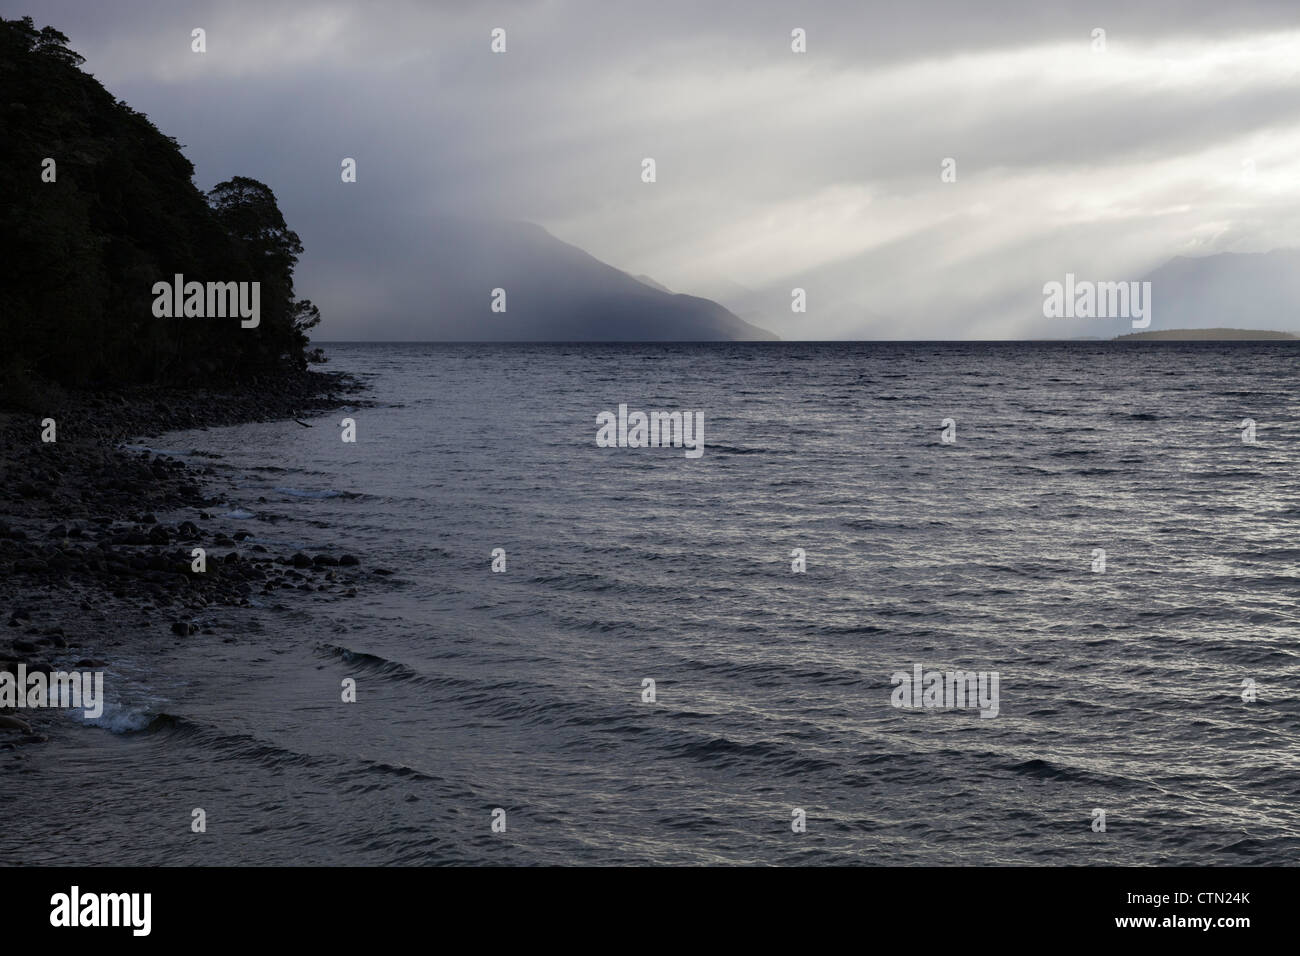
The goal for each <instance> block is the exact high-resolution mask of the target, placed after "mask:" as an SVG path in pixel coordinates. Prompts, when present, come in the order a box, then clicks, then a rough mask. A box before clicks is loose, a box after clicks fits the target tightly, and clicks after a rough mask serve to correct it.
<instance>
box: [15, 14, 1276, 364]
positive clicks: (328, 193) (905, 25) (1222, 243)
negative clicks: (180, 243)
mask: <svg viewBox="0 0 1300 956" xmlns="http://www.w3.org/2000/svg"><path fill="white" fill-rule="evenodd" d="M0 10H3V11H4V15H5V16H6V17H15V16H21V15H24V14H30V15H32V16H33V17H34V18H35V19H36V21H37V25H38V26H43V25H46V24H51V25H53V26H55V27H57V28H58V29H60V30H62V31H63V32H64V33H66V34H68V36H69V37H70V38H71V41H72V46H73V48H74V49H76V50H77V51H78V52H80V53H81V54H82V55H83V56H85V57H86V60H87V62H86V64H85V65H84V69H86V70H87V71H89V72H91V73H93V74H94V75H95V76H96V77H98V79H99V80H100V81H101V82H102V83H104V85H105V86H107V87H108V89H109V90H110V91H111V92H113V93H114V94H115V95H116V96H118V97H119V98H122V99H125V100H126V101H127V102H128V103H130V104H131V105H132V106H133V107H135V108H136V109H139V110H141V111H143V112H145V113H147V114H148V115H149V117H150V118H151V119H152V120H153V121H154V122H155V123H156V124H157V125H158V126H159V128H160V129H161V130H162V131H163V132H164V133H167V134H169V135H172V136H174V137H176V138H177V139H178V140H179V141H180V142H181V143H182V144H183V145H184V147H185V153H186V155H187V156H188V157H189V158H190V159H191V160H192V161H193V163H194V164H195V167H196V170H197V173H196V181H197V184H198V185H199V186H200V187H201V188H204V189H208V188H211V186H212V185H214V184H215V183H217V182H219V181H221V180H223V179H227V178H229V177H231V176H233V175H248V176H252V177H254V178H256V179H260V180H262V181H264V182H266V183H268V184H270V185H271V186H272V188H273V189H274V190H275V192H276V194H277V196H278V197H279V200H280V205H281V208H282V209H283V210H284V213H285V216H286V218H287V219H288V221H289V224H290V226H291V227H293V228H294V229H296V230H297V232H298V233H299V235H300V236H301V237H302V240H303V243H304V245H305V247H306V252H305V254H304V256H303V259H302V262H301V264H300V266H299V271H298V283H297V284H298V292H299V295H302V296H306V297H309V298H311V299H312V300H314V301H315V302H316V303H317V304H318V305H319V306H320V307H321V311H322V313H323V315H324V321H323V323H322V326H321V328H320V329H319V330H318V333H319V337H320V338H322V339H349V338H365V337H367V331H366V330H367V322H368V319H369V318H370V317H372V316H374V315H376V314H381V313H382V314H391V313H393V312H398V311H403V310H415V309H427V308H428V306H427V303H421V302H415V301H407V300H406V299H405V298H404V297H406V296H410V295H411V293H410V289H411V287H412V286H411V283H410V282H401V283H398V282H395V281H393V277H394V276H397V275H404V276H408V277H409V276H418V275H420V274H421V273H422V272H425V271H427V270H429V269H430V268H431V264H429V263H426V262H421V261H419V260H418V255H416V254H415V253H414V252H413V251H412V250H414V249H417V248H419V246H420V243H419V242H417V241H414V240H416V239H417V238H418V237H419V235H420V233H421V230H423V229H427V228H428V223H429V221H430V217H431V215H432V214H434V213H437V212H449V211H450V212H456V213H460V214H465V215H470V216H475V217H487V216H491V217H503V218H510V219H522V220H529V221H532V222H537V223H540V224H541V225H543V226H544V227H545V228H546V229H548V230H549V231H550V232H551V233H553V234H554V235H555V236H557V237H559V238H561V239H563V240H565V241H567V242H571V243H574V244H575V245H578V246H581V247H582V248H584V249H586V250H587V251H588V252H590V253H591V254H592V255H595V256H596V257H597V258H600V259H603V260H604V261H606V262H609V263H610V264H612V265H614V266H617V267H618V268H621V269H625V270H627V271H629V272H632V273H634V274H639V273H645V274H648V275H650V276H652V277H653V278H655V279H656V280H658V281H659V282H662V283H663V284H665V285H667V286H669V287H670V288H672V289H673V290H674V291H682V292H692V293H696V294H703V295H713V296H715V297H719V298H722V299H724V301H725V300H726V299H727V298H728V297H729V298H731V299H732V301H733V302H735V301H738V300H743V301H744V304H745V306H746V307H747V308H750V309H757V310H759V311H760V312H761V313H762V318H761V319H756V321H759V322H760V324H764V325H766V326H767V327H769V328H771V329H772V330H773V331H776V332H777V333H779V334H780V335H781V336H782V337H784V338H839V337H854V338H857V337H861V338H934V337H944V338H1003V337H1012V336H1020V335H1046V336H1055V335H1057V334H1059V332H1060V329H1059V327H1054V326H1053V323H1052V321H1051V320H1048V319H1044V318H1043V317H1042V302H1043V295H1042V286H1043V284H1044V283H1045V282H1048V281H1052V280H1060V279H1062V278H1063V277H1064V274H1065V273H1066V272H1074V273H1075V274H1076V275H1079V276H1080V277H1081V278H1092V279H1098V280H1112V281H1117V280H1126V279H1138V278H1140V277H1141V276H1142V275H1143V274H1145V273H1146V272H1147V271H1148V270H1150V269H1151V268H1153V267H1155V266H1157V265H1159V264H1161V263H1162V262H1164V261H1166V260H1167V259H1169V258H1170V257H1171V256H1174V255H1180V254H1181V255H1202V254H1207V253H1212V252H1225V251H1236V252H1260V251H1266V250H1269V249H1273V248H1279V247H1295V246H1300V235H1298V233H1300V2H1297V0H1277V2H1262V0H1253V2H1252V0H1232V2H1224V0H1204V2H1200V0H1196V2H1168V0H1167V2H1158V0H1157V2H1143V3H1134V2H1133V0H1115V2H1112V0H1089V2H1087V3H1082V2H1074V3H1068V4H1067V3H1055V2H1051V0H1031V2H997V0H991V2H984V3H971V2H969V0H950V2H944V3H934V2H923V0H916V2H911V0H907V2H897V3H872V2H853V3H850V2H847V0H841V2H839V3H825V4H807V3H789V2H786V3H774V2H764V0H754V2H746V3H704V2H702V0H686V2H675V0H653V2H646V3H636V4H633V3H628V2H621V0H604V2H597V0H591V2H563V0H551V2H513V3H488V4H468V3H464V2H453V3H433V2H384V0H373V2H366V3H334V2H321V3H293V2H281V0H277V2H269V0H257V2H246V0H217V2H211V3H203V2H198V3H196V2H189V0H158V2H129V0H116V2H113V3H104V2H101V0H40V2H33V3H28V4H25V5H20V4H18V3H15V2H13V0H0ZM195 27H202V28H204V29H205V30H206V32H207V53H205V54H202V55H199V54H195V53H192V52H191V50H190V43H191V40H190V31H191V30H192V29H193V28H195ZM494 27H501V28H504V29H505V30H506V43H507V52H506V53H504V54H493V53H492V52H491V50H490V46H489V45H490V32H491V30H492V29H493V28H494ZM796 27H798V28H802V29H804V30H805V31H806V33H807V52H806V53H803V54H796V53H794V52H792V51H791V30H792V29H794V28H796ZM1096 28H1101V29H1104V30H1105V31H1106V33H1105V45H1106V49H1105V51H1104V52H1097V51H1096V50H1094V49H1093V47H1094V41H1093V36H1092V34H1093V30H1094V29H1096ZM345 156H350V157H355V158H356V160H357V165H358V182H357V183H355V184H344V183H342V182H340V177H339V164H340V161H341V160H342V158H343V157H345ZM644 157H653V158H654V159H655V161H656V164H657V176H658V181H657V182H655V183H653V184H646V183H643V182H642V181H641V160H642V159H643V158H644ZM946 157H952V158H953V159H955V160H956V174H957V178H956V182H955V183H944V182H942V181H941V178H940V171H941V162H942V161H943V160H944V158H946ZM795 286H799V287H803V288H805V289H806V290H807V301H808V311H807V313H806V314H792V313H791V311H790V290H791V288H793V287H795ZM737 287H742V288H743V289H745V290H752V292H750V293H743V292H741V291H740V289H738V288H737ZM728 304H731V303H728ZM1157 307H1158V303H1157ZM1103 324H1104V323H1103ZM1113 325H1114V328H1112V327H1110V325H1107V326H1106V327H1105V328H1099V329H1098V331H1097V333H1096V334H1098V335H1101V336H1110V335H1112V334H1117V333H1119V332H1123V331H1128V329H1126V328H1123V325H1124V323H1123V322H1114V323H1113Z"/></svg>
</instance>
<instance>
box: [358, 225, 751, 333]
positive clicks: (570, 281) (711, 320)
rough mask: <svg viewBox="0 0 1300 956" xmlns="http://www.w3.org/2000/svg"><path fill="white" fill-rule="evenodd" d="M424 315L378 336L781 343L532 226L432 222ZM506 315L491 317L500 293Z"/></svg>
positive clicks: (719, 309) (707, 305)
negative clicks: (427, 311) (427, 310)
mask: <svg viewBox="0 0 1300 956" xmlns="http://www.w3.org/2000/svg"><path fill="white" fill-rule="evenodd" d="M426 235H427V236H428V237H429V238H428V240H427V242H428V245H427V247H426V248H425V249H424V250H423V257H424V258H425V259H426V261H427V270H426V273H425V274H424V275H423V276H421V277H420V282H421V287H422V289H423V290H424V294H425V296H426V297H427V298H428V299H429V300H430V302H431V310H430V311H431V314H430V315H429V316H428V317H427V319H426V318H424V317H419V318H417V319H415V320H412V321H408V322H405V323H402V325H401V327H399V328H393V329H385V328H384V327H382V325H381V326H379V327H373V328H372V329H371V333H372V335H373V336H374V337H375V338H385V337H392V338H397V339H413V338H414V339H421V338H422V339H435V340H453V341H493V342H502V341H531V342H537V341H560V342H578V341H581V342H605V341H607V342H739V341H751V340H753V341H760V340H766V341H770V340H775V339H776V338H777V337H776V336H775V335H773V334H772V333H771V332H768V331H767V330H766V329H761V328H759V327H757V326H755V325H750V324H749V323H748V322H745V321H744V320H742V319H740V318H738V317H737V316H735V315H733V314H732V313H731V312H729V311H728V310H727V309H725V308H723V307H722V306H720V305H718V303H716V302H713V301H711V300H709V299H704V298H700V297H699V296H693V295H681V294H674V293H672V292H669V291H666V290H665V289H664V288H663V287H661V286H658V284H657V283H655V284H654V285H651V284H650V283H651V282H653V281H654V280H649V282H647V281H646V279H645V278H640V279H638V278H636V277H634V276H632V275H629V274H628V273H626V272H622V271H620V270H619V269H616V268H614V267H613V266H611V265H608V264H607V263H604V262H601V261H600V260H599V259H597V258H595V257H594V256H592V255H590V254H588V253H586V252H584V251H583V250H582V249H579V248H578V247H577V246H574V245H570V244H569V243H567V242H562V241H561V240H559V239H557V238H555V237H554V236H552V235H551V234H550V233H549V232H547V231H546V230H545V229H543V228H542V227H541V226H538V225H536V224H534V223H527V222H508V221H490V222H489V221H471V220H468V219H453V218H439V219H437V220H435V221H433V222H431V223H430V224H429V231H428V232H427V233H426ZM495 289H501V290H504V293H505V294H504V306H505V308H504V311H493V308H492V306H493V302H494V296H496V293H494V291H493V290H495Z"/></svg>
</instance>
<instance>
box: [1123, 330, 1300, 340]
mask: <svg viewBox="0 0 1300 956" xmlns="http://www.w3.org/2000/svg"><path fill="white" fill-rule="evenodd" d="M1138 340H1142V341H1158V342H1260V341H1281V340H1300V336H1296V335H1292V334H1291V333H1290V332H1271V331H1268V330H1266V329H1160V330H1159V331H1154V332H1130V333H1129V334H1128V335H1117V336H1115V338H1114V341H1116V342H1135V341H1138Z"/></svg>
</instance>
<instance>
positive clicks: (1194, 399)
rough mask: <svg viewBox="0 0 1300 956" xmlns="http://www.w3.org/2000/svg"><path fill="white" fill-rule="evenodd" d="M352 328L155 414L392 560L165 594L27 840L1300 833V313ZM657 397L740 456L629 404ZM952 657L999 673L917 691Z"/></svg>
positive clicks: (651, 843)
mask: <svg viewBox="0 0 1300 956" xmlns="http://www.w3.org/2000/svg"><path fill="white" fill-rule="evenodd" d="M327 352H328V353H329V354H330V355H331V365H330V367H331V368H336V369H341V370H346V371H351V372H354V373H356V374H358V375H360V376H362V377H363V378H364V379H365V380H366V381H367V382H368V383H369V384H370V385H371V391H370V392H369V393H368V394H367V395H366V396H364V399H365V401H366V402H369V403H373V404H370V405H365V406H360V407H356V408H354V409H351V410H342V411H338V412H332V413H330V414H328V415H325V416H322V417H319V418H315V419H312V420H311V424H312V425H313V426H314V427H312V428H309V429H304V428H302V427H300V426H299V425H297V424H294V423H293V422H282V423H271V424H255V425H245V426H239V427H233V428H223V429H213V430H208V431H196V432H187V433H180V434H173V435H169V436H166V437H165V438H163V439H158V440H154V441H153V442H151V443H150V444H152V445H153V446H155V447H159V448H166V449H168V450H171V451H175V452H182V453H186V454H189V453H191V452H194V451H199V452H202V453H204V454H205V455H219V456H221V457H219V458H206V457H199V458H194V459H193V460H194V461H195V462H196V463H197V464H202V465H211V466H212V467H213V468H214V470H215V471H216V472H217V476H218V480H219V483H228V484H221V485H220V486H222V487H228V488H230V489H232V490H231V491H230V493H229V500H228V501H227V502H226V504H225V505H223V507H221V508H218V509H215V512H214V513H215V515H216V517H215V518H214V519H213V520H211V521H208V522H205V526H206V527H208V528H209V529H224V530H226V531H228V532H231V533H233V532H234V531H237V530H247V531H250V532H252V534H253V537H252V538H251V539H249V540H248V541H246V542H244V544H243V546H244V547H247V546H251V545H252V544H254V543H261V544H262V545H264V546H265V547H267V548H268V549H269V550H270V551H271V552H272V553H275V554H292V553H293V552H294V551H295V550H300V549H301V550H304V551H306V552H307V553H309V554H311V553H316V552H321V551H324V552H328V553H331V554H334V555H338V554H341V553H343V552H350V553H352V554H354V555H356V556H357V557H359V558H360V560H361V566H360V567H361V570H362V571H370V572H373V570H374V569H376V568H382V569H386V570H391V571H392V572H393V573H392V574H391V575H389V576H383V575H375V574H373V573H371V574H368V575H367V576H366V579H365V582H364V583H363V584H362V585H361V586H360V588H359V593H358V594H357V596H356V597H351V598H341V597H338V596H337V595H329V594H324V593H320V594H317V593H313V592H301V593H299V592H284V595H283V596H280V595H277V596H276V597H275V598H273V599H264V600H263V601H262V605H263V606H260V607H250V608H242V609H221V610H214V611H213V612H212V616H213V617H214V618H219V619H220V620H221V621H223V622H224V627H225V630H223V631H222V632H221V633H223V634H226V633H228V634H231V635H233V636H234V637H235V638H236V640H235V641H234V642H233V643H226V642H224V641H222V640H220V639H215V638H208V637H203V636H199V637H193V638H189V639H186V640H184V641H176V640H173V639H171V638H170V636H168V637H167V639H163V638H160V637H158V636H156V635H147V634H141V635H139V636H138V637H135V636H133V635H132V625H131V624H130V623H129V622H123V623H122V625H121V629H120V633H116V634H115V635H114V636H115V637H118V638H129V640H127V642H126V644H125V645H124V646H123V647H122V648H121V649H120V650H117V651H115V652H114V653H113V655H112V658H111V661H112V667H111V668H110V670H109V676H108V679H107V682H106V683H107V692H108V696H109V697H110V699H111V705H110V709H109V711H108V712H107V713H106V714H105V716H104V718H103V719H102V720H100V721H98V722H95V724H93V725H82V724H80V723H78V722H76V721H74V720H73V719H72V718H71V717H68V718H66V724H67V726H66V727H62V728H60V730H59V733H58V734H57V735H56V739H55V740H53V741H52V742H51V743H50V744H48V745H42V746H37V747H30V748H27V750H26V759H25V761H24V765H25V766H24V768H23V772H20V773H19V772H15V773H11V774H9V775H8V776H7V778H6V784H5V785H6V789H7V790H8V793H7V799H6V801H5V808H6V809H5V814H6V816H9V817H10V818H11V819H19V820H22V821H24V824H23V827H22V828H21V830H15V829H14V828H13V827H5V828H3V829H4V830H5V831H6V832H4V833H0V855H2V856H3V857H4V858H7V859H10V860H19V861H22V862H26V863H56V862H86V863H131V864H167V863H201V864H236V863H239V864H313V863H323V864H376V863H403V864H448V863H474V864H485V863H503V864H556V863H592V864H613V863H677V864H711V863H743V864H770V863H785V864H812V863H833V864H846V863H865V864H915V863H929V864H957V863H962V864H1011V863H1062V864H1102V863H1105V864H1157V863H1163V864H1240V863H1247V864H1277V863H1290V864H1296V863H1297V862H1300V822H1298V820H1300V818H1298V817H1297V815H1296V812H1295V810H1296V804H1297V800H1298V798H1300V703H1297V687H1300V653H1298V650H1297V647H1298V642H1297V637H1298V636H1300V631H1298V630H1297V617H1298V615H1297V611H1298V609H1300V605H1298V595H1300V574H1297V566H1298V564H1300V484H1298V483H1297V476H1298V475H1300V402H1298V401H1297V395H1298V394H1300V389H1298V388H1297V376H1296V356H1297V354H1298V353H1297V351H1296V348H1295V346H1294V345H1293V344H1288V343H1276V344H1274V343H1259V344H1254V343H1252V344H1220V343H1192V344H1172V343H1152V344H1144V345H1136V344H1115V343H1044V344H1032V343H1031V344H1010V343H1008V344H931V343H926V344H807V345H802V344H784V343H775V344H737V345H681V346H673V345H654V346H633V345H610V346H605V345H574V346H563V345H554V346H534V345H529V346H522V345H521V346H473V345H466V346H433V345H337V346H327ZM620 404H626V405H627V406H628V408H629V409H631V410H642V411H646V412H650V411H675V410H680V411H699V412H701V413H702V414H703V419H704V423H705V431H704V453H703V455H702V456H700V457H698V458H690V457H687V456H686V455H685V454H684V452H683V449H681V448H630V447H629V448H602V447H598V446H597V443H596V433H597V424H596V419H597V416H598V415H599V414H600V413H601V412H602V411H611V412H615V413H617V411H618V407H619V405H620ZM344 417H351V418H353V419H354V420H355V422H356V442H355V443H345V442H343V441H341V439H340V434H341V428H340V425H339V423H340V420H341V419H342V418H344ZM945 419H951V420H952V424H951V425H950V426H949V427H948V429H947V434H948V437H951V438H953V439H954V440H952V441H950V442H949V441H945V440H944V438H945V434H944V429H945V426H944V420H945ZM1244 419H1252V420H1254V422H1255V423H1256V426H1255V427H1256V441H1255V442H1254V443H1248V442H1243V440H1242V432H1243V428H1244V427H1246V426H1244V425H1243V420H1244ZM263 499H265V500H263ZM190 517H193V515H191V514H183V515H170V516H163V515H159V518H160V519H162V520H165V521H170V522H173V523H174V522H176V521H179V520H184V519H185V518H190ZM497 548H501V549H504V553H505V561H506V570H505V571H504V573H495V572H493V571H492V560H493V559H492V552H493V550H494V549H497ZM795 549H803V552H804V555H805V560H806V571H804V572H803V573H795V572H793V571H792V561H794V560H795V559H794V557H792V552H793V551H794V550H795ZM1097 549H1103V550H1104V551H1105V570H1104V571H1102V570H1100V569H1098V570H1094V567H1098V568H1099V565H1098V563H1097V562H1098V558H1099V555H1098V554H1097ZM160 629H161V628H155V629H154V630H160ZM916 665H920V666H921V667H922V668H923V670H925V671H929V670H938V671H951V670H962V671H980V672H985V673H992V672H996V673H997V675H998V685H997V686H998V701H997V714H996V716H993V717H981V715H980V713H979V711H978V710H977V709H975V708H971V707H967V708H965V709H962V708H947V709H944V708H933V707H931V708H925V707H917V708H899V707H895V706H894V705H893V702H892V700H891V698H892V697H893V696H894V693H895V687H894V682H893V680H892V675H894V674H895V673H898V672H904V673H908V674H911V673H912V672H913V668H914V667H915V666H916ZM346 678H352V679H354V680H355V681H356V684H357V700H356V702H355V703H344V702H343V701H342V700H341V684H342V682H343V681H344V680H345V679H346ZM647 679H650V680H653V681H654V696H655V700H654V701H653V702H648V701H646V700H644V699H643V695H644V691H643V687H644V686H645V685H644V684H643V682H644V681H645V680H647ZM1247 680H1253V681H1254V682H1255V692H1256V697H1257V699H1256V700H1254V701H1253V702H1247V701H1244V700H1243V699H1242V694H1243V687H1244V686H1245V685H1244V683H1243V682H1245V681H1247ZM193 808H203V809H204V810H205V812H206V815H207V832H206V833H204V834H195V833H192V832H191V830H190V820H191V812H192V810H193ZM496 808H502V809H503V810H504V811H505V820H506V829H505V832H504V833H501V832H493V829H492V822H493V811H494V809H496ZM796 809H801V810H803V811H804V813H805V816H806V832H802V833H797V832H793V830H792V825H791V824H792V820H794V819H795V817H794V811H795V810H796ZM1095 810H1104V811H1105V821H1106V830H1105V832H1095V831H1094V827H1093V825H1094V820H1095V819H1096V815H1095V813H1094V811H1095ZM33 834H36V835H38V836H39V838H38V839H34V838H33ZM19 843H21V847H19V846H18V844H19Z"/></svg>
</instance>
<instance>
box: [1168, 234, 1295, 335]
mask: <svg viewBox="0 0 1300 956" xmlns="http://www.w3.org/2000/svg"><path fill="white" fill-rule="evenodd" d="M1145 279H1146V280H1147V281H1149V282H1150V283H1151V300H1152V316H1151V328H1152V330H1157V329H1213V328H1224V327H1231V328H1233V329H1263V330H1272V331H1281V332H1294V331H1297V330H1300V249H1274V250H1273V251H1271V252H1264V253H1234V252H1224V253H1219V254H1218V255H1212V256H1197V257H1189V256H1178V257H1177V258H1174V259H1171V260H1169V261H1168V262H1166V263H1165V264H1164V265H1162V266H1160V267H1159V268H1157V269H1154V270H1153V271H1152V272H1151V273H1150V274H1149V275H1147V276H1145Z"/></svg>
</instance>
